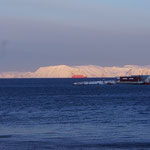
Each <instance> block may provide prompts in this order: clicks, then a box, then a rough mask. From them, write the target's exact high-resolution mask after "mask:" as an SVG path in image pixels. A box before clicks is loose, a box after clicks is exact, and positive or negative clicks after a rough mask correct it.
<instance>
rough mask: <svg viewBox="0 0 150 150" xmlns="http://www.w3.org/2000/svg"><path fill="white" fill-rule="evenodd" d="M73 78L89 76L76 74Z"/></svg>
mask: <svg viewBox="0 0 150 150" xmlns="http://www.w3.org/2000/svg"><path fill="white" fill-rule="evenodd" d="M72 78H87V76H84V75H74V76H72Z"/></svg>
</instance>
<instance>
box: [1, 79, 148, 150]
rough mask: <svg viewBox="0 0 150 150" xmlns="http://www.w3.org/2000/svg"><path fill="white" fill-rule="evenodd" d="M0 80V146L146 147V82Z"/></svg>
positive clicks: (36, 149) (57, 149) (26, 149)
mask: <svg viewBox="0 0 150 150" xmlns="http://www.w3.org/2000/svg"><path fill="white" fill-rule="evenodd" d="M98 80H101V79H0V150H150V86H149V85H118V84H116V85H82V86H74V85H73V83H74V82H80V81H98Z"/></svg>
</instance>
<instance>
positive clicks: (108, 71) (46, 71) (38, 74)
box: [0, 65, 150, 78]
mask: <svg viewBox="0 0 150 150" xmlns="http://www.w3.org/2000/svg"><path fill="white" fill-rule="evenodd" d="M73 75H84V76H87V77H118V76H130V75H150V67H149V66H136V65H126V66H123V67H119V66H114V67H101V66H94V65H87V66H67V65H58V66H48V67H40V68H39V69H38V70H36V71H35V72H7V73H2V74H0V78H71V77H72V76H73Z"/></svg>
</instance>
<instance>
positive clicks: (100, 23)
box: [0, 0, 150, 72]
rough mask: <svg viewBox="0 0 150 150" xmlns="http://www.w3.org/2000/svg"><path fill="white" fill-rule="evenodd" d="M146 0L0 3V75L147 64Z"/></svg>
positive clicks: (149, 18) (149, 25)
mask: <svg viewBox="0 0 150 150" xmlns="http://www.w3.org/2000/svg"><path fill="white" fill-rule="evenodd" d="M149 6H150V1H149V0H76V1H74V0H0V33H1V34H0V72H2V71H30V70H31V71H32V70H35V69H37V68H38V67H39V66H47V65H58V64H66V65H87V64H94V65H102V66H113V65H119V66H120V65H125V64H137V65H148V64H150V62H149V55H150V42H149V39H150V9H149Z"/></svg>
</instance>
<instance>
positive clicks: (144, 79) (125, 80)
mask: <svg viewBox="0 0 150 150" xmlns="http://www.w3.org/2000/svg"><path fill="white" fill-rule="evenodd" d="M116 82H117V83H118V84H140V85H150V76H148V75H139V76H137V75H135V76H123V77H119V78H117V81H116Z"/></svg>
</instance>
